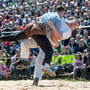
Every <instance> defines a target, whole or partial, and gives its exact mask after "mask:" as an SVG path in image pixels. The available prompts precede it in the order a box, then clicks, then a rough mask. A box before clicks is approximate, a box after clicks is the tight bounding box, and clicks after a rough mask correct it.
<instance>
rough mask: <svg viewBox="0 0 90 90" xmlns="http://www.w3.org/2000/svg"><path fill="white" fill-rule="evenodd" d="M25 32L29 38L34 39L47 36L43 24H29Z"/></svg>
mask: <svg viewBox="0 0 90 90" xmlns="http://www.w3.org/2000/svg"><path fill="white" fill-rule="evenodd" d="M24 32H25V35H26V36H27V37H32V35H46V29H45V25H44V24H43V23H37V24H35V23H29V24H28V25H27V26H26V28H25V30H24Z"/></svg>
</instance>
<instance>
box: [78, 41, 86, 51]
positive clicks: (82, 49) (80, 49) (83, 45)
mask: <svg viewBox="0 0 90 90" xmlns="http://www.w3.org/2000/svg"><path fill="white" fill-rule="evenodd" d="M86 48H87V44H86V43H85V40H84V39H80V43H79V47H78V51H79V52H81V53H83V51H84V50H85V49H86Z"/></svg>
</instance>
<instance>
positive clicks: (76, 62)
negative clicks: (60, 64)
mask: <svg viewBox="0 0 90 90" xmlns="http://www.w3.org/2000/svg"><path fill="white" fill-rule="evenodd" d="M82 67H83V61H82V53H80V52H77V53H76V60H74V69H73V71H74V75H73V80H76V79H77V77H78V76H79V77H80V75H81V69H82Z"/></svg>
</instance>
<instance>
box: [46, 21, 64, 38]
mask: <svg viewBox="0 0 90 90" xmlns="http://www.w3.org/2000/svg"><path fill="white" fill-rule="evenodd" d="M47 24H48V25H49V26H50V27H51V28H52V29H53V30H52V34H54V35H55V37H56V39H57V40H62V36H63V35H62V34H61V33H60V32H58V30H57V29H56V28H55V26H54V25H53V23H52V22H50V21H48V22H47Z"/></svg>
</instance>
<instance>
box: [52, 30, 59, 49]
mask: <svg viewBox="0 0 90 90" xmlns="http://www.w3.org/2000/svg"><path fill="white" fill-rule="evenodd" d="M51 39H52V41H53V42H54V43H55V46H56V47H58V46H59V43H58V40H57V38H56V37H55V34H54V33H53V31H51Z"/></svg>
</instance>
